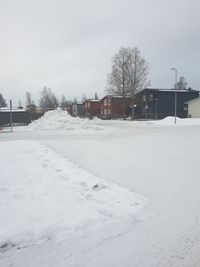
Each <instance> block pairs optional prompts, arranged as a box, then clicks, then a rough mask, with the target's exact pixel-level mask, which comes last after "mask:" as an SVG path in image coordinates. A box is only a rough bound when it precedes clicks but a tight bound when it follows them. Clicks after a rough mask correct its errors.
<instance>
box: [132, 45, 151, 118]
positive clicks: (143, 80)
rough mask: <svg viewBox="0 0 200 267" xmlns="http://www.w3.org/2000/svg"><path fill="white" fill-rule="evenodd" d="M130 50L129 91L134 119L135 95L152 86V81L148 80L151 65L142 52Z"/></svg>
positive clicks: (135, 49) (134, 49)
mask: <svg viewBox="0 0 200 267" xmlns="http://www.w3.org/2000/svg"><path fill="white" fill-rule="evenodd" d="M128 50H129V60H128V77H129V78H128V79H129V82H130V84H129V86H130V87H129V90H128V91H129V92H130V95H131V98H132V112H131V118H132V119H134V102H135V99H134V98H135V95H136V94H137V93H138V92H140V91H141V90H143V89H144V88H145V87H147V86H148V85H149V84H150V81H149V80H148V74H149V64H148V62H147V61H146V60H145V59H144V58H143V57H142V56H141V53H140V50H139V49H138V48H137V47H135V48H128Z"/></svg>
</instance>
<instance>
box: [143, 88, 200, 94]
mask: <svg viewBox="0 0 200 267" xmlns="http://www.w3.org/2000/svg"><path fill="white" fill-rule="evenodd" d="M145 90H149V91H159V92H181V93H189V92H199V91H198V90H193V89H191V88H188V89H181V90H180V89H174V88H145V89H143V90H141V91H140V92H139V93H141V92H143V91H145Z"/></svg>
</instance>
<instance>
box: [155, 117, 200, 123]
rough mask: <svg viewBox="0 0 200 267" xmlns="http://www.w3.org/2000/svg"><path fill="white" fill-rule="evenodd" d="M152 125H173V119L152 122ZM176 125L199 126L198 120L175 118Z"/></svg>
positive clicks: (199, 121)
mask: <svg viewBox="0 0 200 267" xmlns="http://www.w3.org/2000/svg"><path fill="white" fill-rule="evenodd" d="M153 123H154V124H161V125H173V124H174V123H175V117H172V116H171V117H170V116H169V117H166V118H164V119H162V120H158V121H154V122H153ZM176 123H177V124H178V125H200V119H195V118H184V119H182V118H179V117H177V118H176Z"/></svg>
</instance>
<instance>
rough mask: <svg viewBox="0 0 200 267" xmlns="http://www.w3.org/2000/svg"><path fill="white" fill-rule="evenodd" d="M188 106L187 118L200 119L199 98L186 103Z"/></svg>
mask: <svg viewBox="0 0 200 267" xmlns="http://www.w3.org/2000/svg"><path fill="white" fill-rule="evenodd" d="M187 104H188V117H189V118H200V97H198V98H195V99H193V100H190V101H188V102H187Z"/></svg>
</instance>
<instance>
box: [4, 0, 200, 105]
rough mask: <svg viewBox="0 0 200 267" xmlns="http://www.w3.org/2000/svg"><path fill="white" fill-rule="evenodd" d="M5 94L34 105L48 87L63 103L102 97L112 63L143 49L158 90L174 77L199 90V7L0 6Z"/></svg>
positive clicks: (113, 0) (56, 1)
mask: <svg viewBox="0 0 200 267" xmlns="http://www.w3.org/2000/svg"><path fill="white" fill-rule="evenodd" d="M0 34H1V38H0V92H1V93H2V94H3V95H4V97H5V98H6V99H7V100H8V99H9V98H12V99H15V100H16V101H17V100H18V99H19V98H20V99H21V100H22V101H23V100H24V98H25V92H26V91H30V92H31V93H32V96H33V98H34V100H37V99H38V98H39V91H41V90H42V88H43V87H44V85H46V86H48V87H51V88H52V90H53V91H54V93H55V94H56V95H57V96H58V97H59V98H60V96H61V95H62V94H64V95H66V97H67V98H69V99H73V97H77V98H79V99H81V97H82V94H83V93H85V94H86V95H87V97H93V96H94V93H95V91H97V92H98V94H99V96H103V94H104V89H105V87H106V79H107V74H108V73H109V72H110V69H111V57H112V56H113V55H114V54H115V53H116V52H117V51H118V50H119V48H120V47H121V46H132V47H134V46H137V47H138V48H139V49H140V50H141V53H142V55H143V57H144V58H145V59H146V60H147V61H148V62H149V64H150V80H151V86H152V87H172V86H173V83H174V73H173V72H172V71H171V70H170V68H171V67H176V68H177V69H178V74H179V76H180V75H183V76H185V77H186V80H187V81H188V84H189V86H191V87H193V88H196V89H200V75H199V64H200V1H199V0H167V1H166V0H101V1H100V0H99V1H97V0H82V1H81V0H0Z"/></svg>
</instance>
